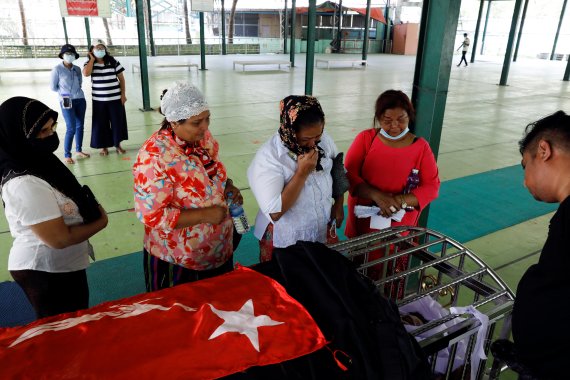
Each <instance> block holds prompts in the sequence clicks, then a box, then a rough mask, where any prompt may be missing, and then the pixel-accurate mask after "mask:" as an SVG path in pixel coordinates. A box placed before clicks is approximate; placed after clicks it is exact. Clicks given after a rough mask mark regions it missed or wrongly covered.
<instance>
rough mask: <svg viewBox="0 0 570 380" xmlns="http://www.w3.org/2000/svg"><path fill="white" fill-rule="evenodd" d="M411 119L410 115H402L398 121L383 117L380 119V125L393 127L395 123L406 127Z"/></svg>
mask: <svg viewBox="0 0 570 380" xmlns="http://www.w3.org/2000/svg"><path fill="white" fill-rule="evenodd" d="M408 120H409V118H408V115H402V116H400V117H399V118H397V119H391V118H389V117H382V118H380V124H382V125H384V126H388V127H389V126H392V125H393V124H394V123H396V124H397V125H404V124H406V123H407V122H408Z"/></svg>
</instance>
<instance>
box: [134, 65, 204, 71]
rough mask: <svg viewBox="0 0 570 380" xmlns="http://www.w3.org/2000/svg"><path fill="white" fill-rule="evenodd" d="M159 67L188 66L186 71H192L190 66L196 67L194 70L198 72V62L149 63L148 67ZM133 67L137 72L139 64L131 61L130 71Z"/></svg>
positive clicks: (139, 68) (139, 67) (139, 69)
mask: <svg viewBox="0 0 570 380" xmlns="http://www.w3.org/2000/svg"><path fill="white" fill-rule="evenodd" d="M159 67H188V71H192V67H195V68H196V72H198V68H199V66H198V64H197V63H158V64H149V65H148V68H149V69H151V68H159ZM135 68H136V70H137V71H138V72H140V71H141V65H140V64H138V63H133V64H132V66H131V72H133V73H134V72H135Z"/></svg>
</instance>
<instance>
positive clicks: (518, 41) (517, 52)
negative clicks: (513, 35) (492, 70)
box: [513, 0, 528, 62]
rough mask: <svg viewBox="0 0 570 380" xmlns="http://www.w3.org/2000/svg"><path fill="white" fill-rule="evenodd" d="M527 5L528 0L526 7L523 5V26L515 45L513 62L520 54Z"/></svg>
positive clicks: (520, 28) (525, 3) (526, 1)
mask: <svg viewBox="0 0 570 380" xmlns="http://www.w3.org/2000/svg"><path fill="white" fill-rule="evenodd" d="M527 7H528V0H525V2H524V7H523V13H522V17H521V26H520V27H519V35H518V37H517V44H516V45H515V55H514V56H513V62H516V61H517V57H518V56H519V45H520V43H521V38H522V31H523V28H524V20H525V18H526V9H527Z"/></svg>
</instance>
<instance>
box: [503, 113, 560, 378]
mask: <svg viewBox="0 0 570 380" xmlns="http://www.w3.org/2000/svg"><path fill="white" fill-rule="evenodd" d="M519 146H520V152H521V154H522V162H521V164H522V166H523V168H524V171H525V176H524V184H525V186H526V188H527V189H528V191H529V192H530V193H531V194H532V196H533V197H534V198H535V199H537V200H539V201H541V202H547V203H560V206H559V207H558V210H557V211H556V213H555V214H554V216H553V217H552V219H551V220H550V227H549V231H548V238H547V239H546V242H545V244H544V247H543V249H542V253H541V255H540V258H539V261H538V263H537V264H535V265H532V266H531V267H530V268H529V269H528V270H527V271H526V273H525V274H524V275H523V277H522V278H521V281H520V282H519V285H518V289H517V296H516V300H515V305H514V310H513V339H514V343H515V349H516V352H517V355H518V357H519V359H520V360H521V361H522V362H523V364H525V365H526V366H527V367H528V368H529V369H530V370H531V371H532V372H533V374H534V375H535V376H538V377H539V378H540V379H562V378H568V377H567V376H568V374H569V373H570V364H569V363H568V362H567V360H568V358H569V357H570V329H569V328H568V326H567V325H568V324H567V322H568V316H569V315H570V302H569V297H570V281H569V280H568V274H569V273H570V272H569V270H570V115H567V114H566V113H564V112H563V111H558V112H556V113H554V114H552V115H550V116H547V117H545V118H543V119H541V120H538V121H536V122H534V123H532V124H529V125H528V126H527V128H526V131H525V136H524V138H523V139H522V140H521V141H520V142H519Z"/></svg>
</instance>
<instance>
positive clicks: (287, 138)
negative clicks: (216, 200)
mask: <svg viewBox="0 0 570 380" xmlns="http://www.w3.org/2000/svg"><path fill="white" fill-rule="evenodd" d="M324 128H325V114H324V112H323V110H322V108H321V105H320V104H319V102H318V100H317V99H316V98H315V97H312V96H295V95H291V96H288V97H286V98H285V99H283V100H282V101H281V103H280V127H279V130H278V132H277V133H275V134H274V135H273V137H271V138H270V139H269V141H267V142H266V143H265V144H264V145H263V146H262V147H261V148H260V149H259V150H258V151H257V153H256V155H255V157H254V159H253V161H252V163H251V165H250V166H249V168H248V170H247V178H248V180H249V185H250V187H251V190H252V192H253V194H254V196H255V199H256V200H257V203H258V205H259V212H258V214H257V218H256V220H255V231H254V234H255V236H256V237H257V238H258V239H260V251H261V252H260V261H262V262H263V261H269V260H271V258H272V252H273V248H274V247H278V248H283V247H287V246H290V245H293V244H295V243H296V242H297V241H299V240H304V241H314V242H322V243H325V242H326V239H327V231H328V229H329V228H332V229H333V230H334V229H335V226H338V227H340V225H341V224H342V221H343V219H344V210H343V195H342V194H343V192H344V191H339V192H338V193H337V194H333V177H332V175H331V170H332V169H333V161H334V159H335V158H336V157H337V155H338V150H337V147H336V145H335V143H334V141H333V139H332V138H331V137H330V136H329V135H328V134H327V133H326V132H325V131H324ZM340 157H342V156H340ZM341 166H342V163H341ZM333 198H334V200H333ZM334 232H335V233H336V231H334Z"/></svg>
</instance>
